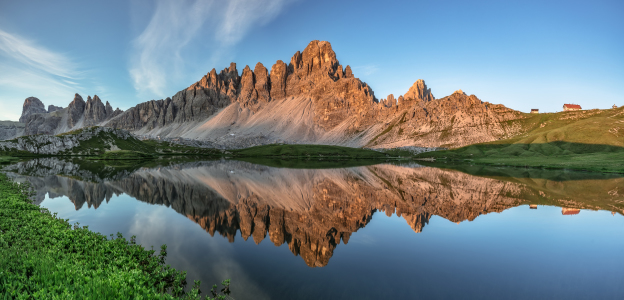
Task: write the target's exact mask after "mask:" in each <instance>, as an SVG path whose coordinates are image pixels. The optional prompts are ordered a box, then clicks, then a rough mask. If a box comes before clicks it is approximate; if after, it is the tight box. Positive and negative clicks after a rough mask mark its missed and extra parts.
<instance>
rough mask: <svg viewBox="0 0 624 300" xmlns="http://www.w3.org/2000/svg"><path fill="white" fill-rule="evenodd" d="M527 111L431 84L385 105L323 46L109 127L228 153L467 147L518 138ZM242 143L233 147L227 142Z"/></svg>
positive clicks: (228, 77)
mask: <svg viewBox="0 0 624 300" xmlns="http://www.w3.org/2000/svg"><path fill="white" fill-rule="evenodd" d="M522 117H523V115H522V114H521V113H520V112H517V111H514V110H511V109H508V108H506V107H504V106H502V105H492V104H489V103H487V102H483V101H481V100H479V99H478V98H477V97H476V96H474V95H471V96H468V95H466V94H465V93H463V92H462V93H455V94H453V95H451V96H448V97H443V98H441V99H435V97H434V96H433V94H432V92H431V89H430V88H428V87H427V85H426V84H425V82H424V80H422V79H419V80H417V81H416V82H415V83H414V84H413V86H412V87H410V88H409V90H408V91H407V92H406V93H405V95H402V96H399V97H398V98H396V99H395V97H394V96H393V95H390V96H388V98H387V99H381V100H378V99H377V98H376V97H375V94H374V92H373V90H372V89H371V87H370V86H368V85H367V84H366V83H365V82H363V81H361V80H360V79H358V78H356V77H355V76H354V74H353V71H352V69H351V67H350V66H348V65H347V66H346V67H344V66H343V65H342V64H340V62H339V61H338V59H337V56H336V53H335V52H334V51H333V49H332V46H331V44H330V43H329V42H326V41H312V42H310V43H309V44H308V46H307V47H306V48H305V49H304V50H303V52H300V51H297V52H296V53H295V54H294V55H293V56H292V57H291V59H290V62H289V63H285V62H284V61H282V60H278V61H277V62H276V63H275V64H273V66H271V68H270V69H267V68H266V67H265V66H264V65H263V64H261V63H258V64H256V65H255V67H254V68H253V70H252V68H251V67H250V66H245V67H244V68H243V69H242V72H241V73H240V75H239V71H238V69H237V67H236V64H235V63H231V64H230V66H229V67H228V68H225V69H223V70H221V71H220V72H217V71H216V70H215V69H212V70H211V71H210V72H209V73H208V74H206V75H205V76H204V77H203V78H202V79H201V80H199V81H197V82H196V83H194V84H192V85H191V86H190V87H188V88H187V89H184V90H182V91H180V92H178V93H177V94H176V95H174V96H173V97H171V98H167V99H164V100H153V101H149V102H144V103H141V104H139V105H137V106H135V107H133V108H130V109H129V110H128V111H126V112H124V113H122V114H120V115H119V116H118V117H116V118H113V119H112V120H110V121H107V122H106V123H105V125H106V126H110V127H114V128H124V129H127V130H131V131H134V132H136V133H138V134H142V135H150V136H167V137H185V138H192V139H200V140H208V141H211V142H215V143H219V144H221V145H225V146H226V147H230V148H241V147H248V146H252V145H257V144H267V143H275V142H280V141H283V142H299V143H300V142H308V143H320V144H335V145H346V146H356V147H362V146H368V147H402V146H424V147H439V146H447V147H448V146H463V145H467V144H472V143H477V142H484V141H492V140H496V139H499V138H501V137H503V136H510V135H515V134H517V133H519V132H520V131H521V128H516V127H513V126H508V125H506V123H504V122H505V121H508V120H513V119H519V118H522ZM228 136H235V138H225V137H228Z"/></svg>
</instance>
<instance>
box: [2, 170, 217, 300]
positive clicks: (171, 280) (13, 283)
mask: <svg viewBox="0 0 624 300" xmlns="http://www.w3.org/2000/svg"><path fill="white" fill-rule="evenodd" d="M112 237H113V235H111V239H110V240H109V239H108V238H107V237H106V236H104V235H102V234H99V233H96V232H92V231H90V230H88V228H87V227H80V226H79V224H76V225H74V226H71V225H70V224H69V222H68V221H67V220H63V219H58V218H56V214H54V215H52V214H51V213H50V212H49V211H48V210H47V209H42V208H40V207H39V206H37V205H34V204H31V203H30V200H29V199H28V192H27V191H26V187H25V186H24V185H19V184H16V183H13V182H11V181H10V180H8V178H7V177H6V175H4V174H0V295H3V296H5V297H7V298H9V299H88V298H91V299H95V298H97V299H200V295H199V290H198V288H199V282H197V281H196V282H195V285H194V288H192V289H191V290H190V291H188V292H185V290H184V287H185V285H186V273H185V272H178V271H176V270H175V269H172V268H171V267H169V266H168V265H165V257H166V255H167V247H166V246H165V245H163V246H162V247H161V251H160V253H159V254H156V253H155V251H154V250H145V249H143V247H141V246H140V245H136V243H135V238H134V237H132V238H131V239H130V241H127V240H126V239H125V238H123V236H122V235H121V234H119V233H118V234H117V238H112ZM223 285H224V289H222V291H221V292H216V291H214V289H213V293H212V297H214V298H216V299H225V298H224V295H227V294H229V281H224V282H223ZM206 299H213V298H210V297H208V296H206Z"/></svg>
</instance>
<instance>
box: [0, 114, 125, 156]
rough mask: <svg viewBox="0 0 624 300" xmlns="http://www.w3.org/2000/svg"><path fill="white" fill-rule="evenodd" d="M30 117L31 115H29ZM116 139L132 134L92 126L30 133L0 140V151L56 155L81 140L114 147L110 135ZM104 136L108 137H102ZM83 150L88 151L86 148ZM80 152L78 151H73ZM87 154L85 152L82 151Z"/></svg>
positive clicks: (76, 145) (77, 144) (75, 145)
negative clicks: (62, 132)
mask: <svg viewBox="0 0 624 300" xmlns="http://www.w3.org/2000/svg"><path fill="white" fill-rule="evenodd" d="M31 118H32V116H31ZM113 135H114V137H115V138H117V139H124V140H127V139H131V138H133V137H132V135H131V134H130V133H129V132H128V131H125V130H119V129H113V128H107V127H94V128H87V129H85V130H82V131H80V132H78V133H76V134H66V135H45V134H42V135H32V136H24V137H19V138H17V139H16V140H14V141H3V142H0V151H3V152H14V151H27V152H30V153H35V154H50V155H58V154H62V152H64V151H69V150H72V149H73V148H75V147H78V146H80V145H81V143H82V142H83V141H87V140H90V139H93V138H95V139H98V141H99V142H105V143H109V146H110V148H114V147H116V146H115V144H114V140H113V138H112V136H113ZM104 136H107V137H110V138H104ZM85 151H89V149H86V150H85ZM73 154H80V153H73ZM82 154H87V153H82Z"/></svg>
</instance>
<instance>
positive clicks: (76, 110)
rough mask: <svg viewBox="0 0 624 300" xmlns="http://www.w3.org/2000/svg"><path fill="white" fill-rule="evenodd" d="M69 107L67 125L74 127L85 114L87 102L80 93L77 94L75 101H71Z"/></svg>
mask: <svg viewBox="0 0 624 300" xmlns="http://www.w3.org/2000/svg"><path fill="white" fill-rule="evenodd" d="M67 108H68V110H67V114H68V116H67V126H68V127H69V128H73V127H74V126H76V124H78V121H80V118H82V116H83V115H84V111H85V102H84V100H82V97H81V96H80V95H78V94H76V95H75V96H74V101H72V102H71V103H69V106H67Z"/></svg>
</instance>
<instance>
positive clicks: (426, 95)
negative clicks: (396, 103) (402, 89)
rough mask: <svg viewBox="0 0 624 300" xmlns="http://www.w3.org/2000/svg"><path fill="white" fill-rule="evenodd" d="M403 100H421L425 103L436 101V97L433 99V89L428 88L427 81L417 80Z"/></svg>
mask: <svg viewBox="0 0 624 300" xmlns="http://www.w3.org/2000/svg"><path fill="white" fill-rule="evenodd" d="M403 98H404V99H405V100H419V101H425V102H428V101H433V100H435V97H433V94H432V93H431V89H428V88H427V85H426V84H425V81H424V80H422V79H418V80H416V82H414V84H413V85H412V87H410V88H409V90H408V91H407V93H405V95H404V96H403Z"/></svg>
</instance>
